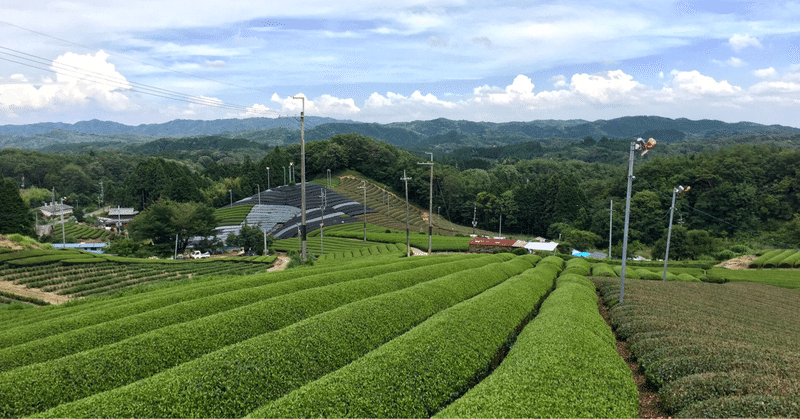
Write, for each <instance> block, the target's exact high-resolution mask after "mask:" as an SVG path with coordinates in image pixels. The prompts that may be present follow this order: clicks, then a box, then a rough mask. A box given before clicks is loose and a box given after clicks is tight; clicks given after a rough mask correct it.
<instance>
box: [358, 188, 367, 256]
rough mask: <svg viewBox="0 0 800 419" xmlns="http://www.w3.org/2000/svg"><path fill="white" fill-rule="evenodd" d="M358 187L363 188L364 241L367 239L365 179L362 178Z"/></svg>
mask: <svg viewBox="0 0 800 419" xmlns="http://www.w3.org/2000/svg"><path fill="white" fill-rule="evenodd" d="M361 184H362V185H363V186H359V187H358V189H363V190H364V241H367V181H366V180H362V181H361Z"/></svg>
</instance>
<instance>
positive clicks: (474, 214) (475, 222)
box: [472, 205, 478, 236]
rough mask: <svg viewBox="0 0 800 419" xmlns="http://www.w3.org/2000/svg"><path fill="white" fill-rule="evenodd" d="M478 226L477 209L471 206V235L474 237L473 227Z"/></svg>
mask: <svg viewBox="0 0 800 419" xmlns="http://www.w3.org/2000/svg"><path fill="white" fill-rule="evenodd" d="M477 226H478V207H477V206H476V205H473V206H472V235H473V236H475V227H477Z"/></svg>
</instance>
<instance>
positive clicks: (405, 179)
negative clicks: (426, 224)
mask: <svg viewBox="0 0 800 419" xmlns="http://www.w3.org/2000/svg"><path fill="white" fill-rule="evenodd" d="M400 180H402V181H403V182H405V184H406V257H410V256H411V236H410V233H409V232H408V181H409V180H411V178H410V177H407V176H406V171H405V170H403V177H401V178H400Z"/></svg>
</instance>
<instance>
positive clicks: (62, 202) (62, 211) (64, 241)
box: [59, 197, 67, 249]
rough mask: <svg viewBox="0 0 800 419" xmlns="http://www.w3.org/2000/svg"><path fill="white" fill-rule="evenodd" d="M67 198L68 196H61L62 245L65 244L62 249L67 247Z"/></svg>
mask: <svg viewBox="0 0 800 419" xmlns="http://www.w3.org/2000/svg"><path fill="white" fill-rule="evenodd" d="M65 199H67V198H66V197H62V198H61V208H59V210H60V211H59V212H60V213H61V245H62V246H64V247H62V249H66V248H67V233H66V231H65V230H64V200H65Z"/></svg>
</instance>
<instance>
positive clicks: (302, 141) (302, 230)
mask: <svg viewBox="0 0 800 419" xmlns="http://www.w3.org/2000/svg"><path fill="white" fill-rule="evenodd" d="M292 99H299V100H301V101H302V102H303V109H302V110H301V111H300V185H301V186H300V206H301V207H302V208H301V209H300V210H301V211H302V217H301V221H300V241H301V242H302V246H301V252H300V253H301V254H302V256H301V258H302V260H303V263H305V262H306V131H305V127H306V125H305V118H306V98H305V96H294V97H292Z"/></svg>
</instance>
